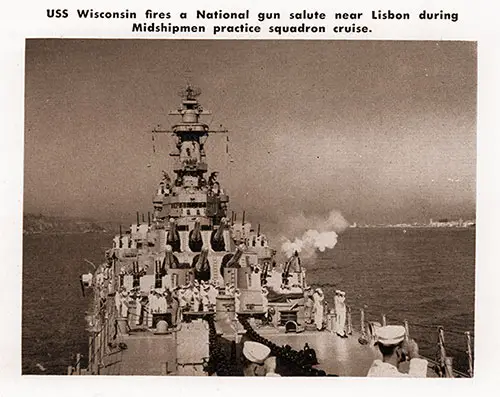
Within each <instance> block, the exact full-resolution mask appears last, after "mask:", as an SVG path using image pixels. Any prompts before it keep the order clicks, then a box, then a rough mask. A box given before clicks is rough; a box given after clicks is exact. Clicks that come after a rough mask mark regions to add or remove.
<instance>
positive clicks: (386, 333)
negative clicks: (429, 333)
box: [368, 325, 427, 378]
mask: <svg viewBox="0 0 500 397" xmlns="http://www.w3.org/2000/svg"><path fill="white" fill-rule="evenodd" d="M405 335H406V330H405V327H403V326H402V325H387V326H385V327H380V328H379V329H378V331H377V342H376V343H375V344H376V345H378V348H379V350H380V352H381V353H382V360H379V359H377V360H375V361H374V362H373V364H372V366H371V367H370V370H369V371H368V376H373V377H415V378H425V377H426V376H427V360H424V359H422V358H420V356H419V354H418V345H417V343H416V342H415V341H414V340H413V339H410V340H405ZM406 356H407V357H408V358H409V359H410V369H409V371H408V373H402V372H399V370H398V366H399V364H400V363H401V362H403V361H405V359H406Z"/></svg>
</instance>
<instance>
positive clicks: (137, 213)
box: [135, 211, 140, 226]
mask: <svg viewBox="0 0 500 397" xmlns="http://www.w3.org/2000/svg"><path fill="white" fill-rule="evenodd" d="M135 214H136V215H137V226H139V224H140V222H139V211H137V212H136V213H135Z"/></svg>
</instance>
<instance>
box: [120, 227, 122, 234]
mask: <svg viewBox="0 0 500 397" xmlns="http://www.w3.org/2000/svg"><path fill="white" fill-rule="evenodd" d="M121 236H122V225H120V237H121Z"/></svg>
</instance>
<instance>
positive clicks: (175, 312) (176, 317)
mask: <svg viewBox="0 0 500 397" xmlns="http://www.w3.org/2000/svg"><path fill="white" fill-rule="evenodd" d="M180 319H181V314H180V305H179V287H176V288H175V289H174V290H173V292H172V324H173V325H174V326H176V325H177V322H178V321H180Z"/></svg>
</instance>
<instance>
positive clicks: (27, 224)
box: [23, 214, 119, 234]
mask: <svg viewBox="0 0 500 397" xmlns="http://www.w3.org/2000/svg"><path fill="white" fill-rule="evenodd" d="M118 227H119V226H118V225H117V224H115V223H113V222H101V221H95V220H92V219H85V218H67V217H56V216H47V215H42V214H24V215H23V234H40V233H106V232H114V231H116V230H118Z"/></svg>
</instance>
